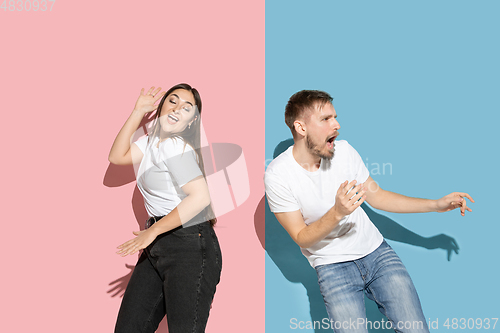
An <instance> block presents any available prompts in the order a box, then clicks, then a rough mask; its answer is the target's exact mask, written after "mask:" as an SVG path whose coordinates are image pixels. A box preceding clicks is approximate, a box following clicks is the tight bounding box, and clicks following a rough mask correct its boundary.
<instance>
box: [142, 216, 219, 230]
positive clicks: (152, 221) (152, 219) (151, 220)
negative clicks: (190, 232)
mask: <svg viewBox="0 0 500 333" xmlns="http://www.w3.org/2000/svg"><path fill="white" fill-rule="evenodd" d="M165 216H166V215H163V216H151V217H150V218H149V219H147V220H146V224H145V226H144V229H148V228H151V226H152V225H153V224H155V223H156V222H158V221H159V220H161V219H162V218H164V217H165ZM205 225H210V222H209V221H205V222H201V223H197V224H194V225H191V226H189V227H185V228H190V227H195V226H205ZM182 227H183V226H182V225H181V226H180V228H182Z"/></svg>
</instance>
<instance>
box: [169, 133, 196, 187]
mask: <svg viewBox="0 0 500 333" xmlns="http://www.w3.org/2000/svg"><path fill="white" fill-rule="evenodd" d="M161 154H162V161H163V162H164V163H165V165H166V167H167V169H168V172H170V174H171V175H172V178H174V179H175V181H176V182H177V184H178V185H179V186H180V187H182V186H184V185H186V184H187V183H189V182H190V181H191V180H193V179H194V178H196V177H199V176H203V173H202V172H201V170H200V167H199V165H198V162H197V158H196V152H195V151H194V150H193V148H192V147H191V146H190V145H188V144H185V142H184V140H182V139H177V138H175V139H167V140H166V141H165V142H164V143H163V144H162V146H161Z"/></svg>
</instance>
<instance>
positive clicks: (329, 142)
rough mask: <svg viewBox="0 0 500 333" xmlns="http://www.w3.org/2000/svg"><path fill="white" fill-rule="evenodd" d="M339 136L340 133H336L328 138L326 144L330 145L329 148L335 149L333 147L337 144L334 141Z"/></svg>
mask: <svg viewBox="0 0 500 333" xmlns="http://www.w3.org/2000/svg"><path fill="white" fill-rule="evenodd" d="M337 136H338V134H335V135H333V136H331V137H329V138H328V139H327V140H326V146H327V147H328V149H329V150H331V149H333V147H334V146H335V143H334V141H335V139H336V138H337Z"/></svg>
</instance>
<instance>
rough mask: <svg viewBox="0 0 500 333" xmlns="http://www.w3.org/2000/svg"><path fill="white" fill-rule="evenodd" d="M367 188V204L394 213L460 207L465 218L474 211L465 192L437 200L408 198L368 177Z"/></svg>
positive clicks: (443, 210)
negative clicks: (385, 188) (383, 187)
mask: <svg viewBox="0 0 500 333" xmlns="http://www.w3.org/2000/svg"><path fill="white" fill-rule="evenodd" d="M365 188H366V202H368V203H369V204H370V206H372V207H373V208H376V209H380V210H384V211H386V212H392V213H427V212H440V213H442V212H447V211H450V210H453V209H456V208H459V207H460V212H461V214H462V216H465V211H466V210H467V211H469V212H472V209H470V208H469V207H467V203H466V201H465V199H464V198H468V199H469V200H470V201H471V202H474V200H473V199H472V198H471V196H470V195H468V194H467V193H463V192H453V193H450V194H448V195H446V196H444V197H442V198H441V199H437V200H430V199H420V198H413V197H407V196H404V195H402V194H398V193H394V192H390V191H386V190H383V189H382V188H381V187H380V186H379V185H378V184H377V182H375V181H374V180H373V179H372V177H368V179H367V180H366V182H365Z"/></svg>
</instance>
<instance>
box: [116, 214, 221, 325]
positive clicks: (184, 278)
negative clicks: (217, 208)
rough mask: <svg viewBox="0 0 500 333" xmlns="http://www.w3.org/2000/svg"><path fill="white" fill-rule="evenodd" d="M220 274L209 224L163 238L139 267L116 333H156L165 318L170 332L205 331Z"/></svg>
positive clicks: (218, 249) (150, 246)
mask: <svg viewBox="0 0 500 333" xmlns="http://www.w3.org/2000/svg"><path fill="white" fill-rule="evenodd" d="M221 269H222V258H221V252H220V248H219V243H218V241H217V236H216V235H215V232H214V230H213V228H212V227H211V226H210V223H209V222H204V223H201V224H197V225H194V226H191V227H187V228H182V227H179V228H177V229H174V230H171V231H169V232H166V233H164V234H161V235H159V236H158V237H157V238H156V239H155V240H154V242H153V243H151V245H149V246H148V247H147V248H146V249H145V251H143V253H142V255H141V256H140V258H139V261H138V262H137V265H136V266H135V268H134V272H133V273H132V276H131V278H130V281H129V283H128V285H127V289H126V290H125V294H124V295H123V300H122V304H121V307H120V311H119V313H118V319H117V321H116V326H115V333H132V332H133V333H146V332H148V333H154V332H155V331H156V329H157V328H158V325H159V323H160V322H161V320H162V319H163V317H165V315H167V324H168V331H169V333H186V332H190V333H191V332H192V333H200V332H205V326H206V324H207V321H208V314H209V312H210V306H211V304H212V300H213V297H214V294H215V288H216V285H217V284H218V283H219V279H220V274H221Z"/></svg>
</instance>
